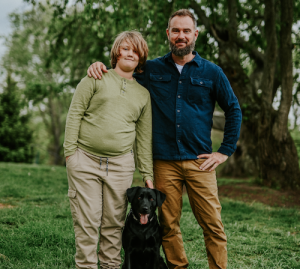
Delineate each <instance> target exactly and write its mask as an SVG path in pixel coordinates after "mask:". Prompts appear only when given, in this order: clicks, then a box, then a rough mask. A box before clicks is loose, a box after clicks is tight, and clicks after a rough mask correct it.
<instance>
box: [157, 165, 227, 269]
mask: <svg viewBox="0 0 300 269" xmlns="http://www.w3.org/2000/svg"><path fill="white" fill-rule="evenodd" d="M204 161H205V160H204V159H198V160H185V161H163V160H155V161H154V180H155V187H156V189H158V190H160V191H161V192H163V193H165V194H166V195H167V198H166V200H165V202H164V203H163V205H162V207H161V208H159V220H160V224H161V226H162V229H163V243H162V245H163V249H164V252H165V255H166V258H167V262H168V267H169V268H170V269H179V268H187V267H188V265H189V263H188V260H187V257H186V254H185V251H184V247H183V241H182V236H181V231H180V223H179V222H180V217H181V209H182V189H183V184H185V185H186V189H187V193H188V196H189V200H190V204H191V207H192V210H193V213H194V215H195V217H196V219H197V221H198V223H199V225H200V226H201V227H202V229H203V234H204V240H205V246H206V252H207V257H208V263H209V268H210V269H215V268H221V269H225V268H226V267H227V247H226V246H227V239H226V235H225V233H224V227H223V224H222V220H221V205H220V202H219V198H218V187H217V180H216V172H215V171H212V172H209V171H201V170H200V169H199V167H200V165H201V164H202V163H203V162H204Z"/></svg>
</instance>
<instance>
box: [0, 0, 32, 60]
mask: <svg viewBox="0 0 300 269" xmlns="http://www.w3.org/2000/svg"><path fill="white" fill-rule="evenodd" d="M28 5H29V4H28V3H24V2H23V0H0V36H3V35H8V34H9V33H11V30H12V29H11V27H10V23H9V19H8V14H9V13H11V12H13V11H16V10H17V11H22V10H24V9H26V7H28ZM4 52H5V47H4V46H3V39H0V58H1V57H2V55H3V54H4Z"/></svg>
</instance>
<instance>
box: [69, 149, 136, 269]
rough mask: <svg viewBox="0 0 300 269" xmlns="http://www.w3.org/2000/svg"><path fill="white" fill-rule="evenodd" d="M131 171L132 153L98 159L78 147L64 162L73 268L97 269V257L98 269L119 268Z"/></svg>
mask: <svg viewBox="0 0 300 269" xmlns="http://www.w3.org/2000/svg"><path fill="white" fill-rule="evenodd" d="M134 170H135V165H134V156H133V153H129V154H126V155H122V156H118V157H112V158H106V157H101V158H100V157H97V156H94V155H92V154H89V153H87V152H85V151H83V150H81V149H79V148H78V149H77V150H76V152H75V153H74V154H73V155H72V156H70V157H69V159H68V160H67V173H68V182H69V191H68V196H69V199H70V206H71V212H72V217H73V223H74V232H75V242H76V255H75V262H76V268H78V269H83V268H93V269H97V268H98V265H97V264H98V257H99V260H100V266H101V268H103V269H104V268H105V269H117V268H120V264H121V256H120V251H121V248H122V240H121V237H122V229H123V227H124V222H125V216H126V210H127V197H126V190H127V189H128V188H130V186H131V184H132V179H133V173H134ZM99 237H100V239H99ZM98 242H99V253H98V257H97V247H98Z"/></svg>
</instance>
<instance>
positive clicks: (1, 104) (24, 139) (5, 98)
mask: <svg viewBox="0 0 300 269" xmlns="http://www.w3.org/2000/svg"><path fill="white" fill-rule="evenodd" d="M24 107H25V104H24V103H23V102H22V101H21V96H20V92H19V90H18V88H17V86H16V82H14V81H13V80H12V78H11V75H10V74H8V75H7V78H6V86H5V87H3V92H2V93H1V94H0V162H24V163H31V162H32V158H33V150H32V130H30V128H29V126H28V122H29V114H26V113H24V111H23V109H24Z"/></svg>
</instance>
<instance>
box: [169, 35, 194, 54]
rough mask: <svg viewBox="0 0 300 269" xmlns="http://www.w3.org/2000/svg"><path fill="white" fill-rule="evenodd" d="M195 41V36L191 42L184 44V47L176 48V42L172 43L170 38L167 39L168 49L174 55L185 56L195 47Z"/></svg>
mask: <svg viewBox="0 0 300 269" xmlns="http://www.w3.org/2000/svg"><path fill="white" fill-rule="evenodd" d="M177 42H178V41H177ZM195 43H196V42H195V38H194V39H193V41H192V43H191V44H189V45H186V47H184V48H182V49H181V48H177V47H176V43H172V42H171V40H170V39H169V47H170V50H171V52H172V53H173V54H174V55H175V56H185V55H188V54H190V53H191V52H192V51H193V50H194V48H195Z"/></svg>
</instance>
